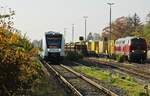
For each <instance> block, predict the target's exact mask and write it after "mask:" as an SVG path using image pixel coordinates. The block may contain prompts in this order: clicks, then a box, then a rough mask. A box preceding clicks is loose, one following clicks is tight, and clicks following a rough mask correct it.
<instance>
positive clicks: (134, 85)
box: [74, 65, 150, 96]
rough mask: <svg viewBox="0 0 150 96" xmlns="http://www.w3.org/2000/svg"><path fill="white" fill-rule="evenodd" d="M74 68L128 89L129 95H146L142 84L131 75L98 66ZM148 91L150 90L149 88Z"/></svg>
mask: <svg viewBox="0 0 150 96" xmlns="http://www.w3.org/2000/svg"><path fill="white" fill-rule="evenodd" d="M74 69H75V70H77V71H80V72H84V73H85V74H87V75H89V76H92V77H95V78H97V79H100V80H104V81H108V82H110V83H111V84H112V85H114V86H118V87H121V88H123V89H125V90H127V91H128V95H129V96H146V95H142V94H144V92H145V90H144V85H143V84H139V83H138V82H136V81H135V80H134V79H133V78H132V77H131V76H129V75H127V76H121V75H120V74H118V73H113V74H112V73H111V72H110V71H109V70H102V69H100V68H98V67H87V66H83V65H80V66H75V67H74ZM149 91H150V90H149Z"/></svg>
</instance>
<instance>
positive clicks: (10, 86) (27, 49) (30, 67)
mask: <svg viewBox="0 0 150 96" xmlns="http://www.w3.org/2000/svg"><path fill="white" fill-rule="evenodd" d="M6 19H7V18H5V20H6ZM3 20H4V19H2V18H1V17H0V23H2V24H1V25H0V96H7V95H8V94H9V95H10V96H12V95H15V93H16V92H17V90H18V89H30V87H31V86H32V83H33V80H34V79H35V78H36V76H37V72H38V71H39V69H40V66H39V65H38V64H37V63H36V61H35V60H34V56H35V55H36V49H33V48H32V45H31V43H30V41H29V40H28V39H27V38H26V37H25V36H22V35H21V34H20V32H12V31H11V29H9V27H10V25H9V23H8V22H10V21H9V20H6V21H8V22H6V21H3ZM3 24H5V26H4V25H3ZM7 24H8V25H7ZM11 28H12V27H11Z"/></svg>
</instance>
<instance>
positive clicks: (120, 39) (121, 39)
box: [116, 36, 142, 41]
mask: <svg viewBox="0 0 150 96" xmlns="http://www.w3.org/2000/svg"><path fill="white" fill-rule="evenodd" d="M134 38H142V37H135V36H132V37H124V38H119V39H117V40H116V41H124V40H131V39H134Z"/></svg>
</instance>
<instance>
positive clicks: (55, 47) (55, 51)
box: [41, 31, 65, 62]
mask: <svg viewBox="0 0 150 96" xmlns="http://www.w3.org/2000/svg"><path fill="white" fill-rule="evenodd" d="M64 45H65V40H64V37H63V34H61V33H58V32H54V31H49V32H45V33H44V36H43V39H42V52H41V57H42V59H45V60H48V61H56V62H59V61H61V60H62V59H63V57H64V55H65V52H64Z"/></svg>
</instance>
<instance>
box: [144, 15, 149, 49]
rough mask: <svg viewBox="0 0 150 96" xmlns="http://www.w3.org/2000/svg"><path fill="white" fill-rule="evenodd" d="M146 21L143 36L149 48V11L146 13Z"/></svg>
mask: <svg viewBox="0 0 150 96" xmlns="http://www.w3.org/2000/svg"><path fill="white" fill-rule="evenodd" d="M146 19H147V22H146V24H145V25H144V34H143V36H144V38H145V39H146V41H147V44H148V47H149V48H150V39H149V38H150V13H149V14H148V15H147V18H146Z"/></svg>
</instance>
